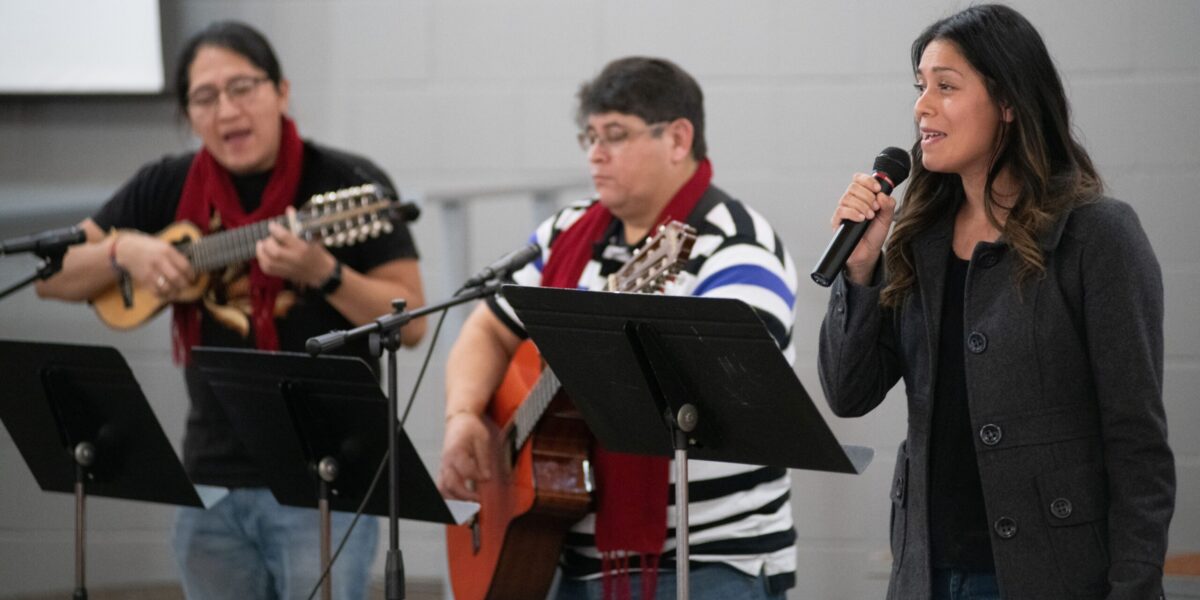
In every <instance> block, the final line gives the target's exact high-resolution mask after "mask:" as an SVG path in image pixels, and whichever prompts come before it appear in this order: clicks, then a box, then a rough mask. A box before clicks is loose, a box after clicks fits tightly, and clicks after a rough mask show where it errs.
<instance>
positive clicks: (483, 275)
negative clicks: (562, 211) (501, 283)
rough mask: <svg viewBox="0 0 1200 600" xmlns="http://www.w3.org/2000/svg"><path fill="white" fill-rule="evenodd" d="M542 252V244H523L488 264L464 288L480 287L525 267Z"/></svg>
mask: <svg viewBox="0 0 1200 600" xmlns="http://www.w3.org/2000/svg"><path fill="white" fill-rule="evenodd" d="M541 253H542V248H541V246H538V245H537V244H534V243H532V242H530V243H529V244H528V245H526V246H522V247H521V248H518V249H516V250H513V251H512V252H509V253H508V254H505V255H504V256H502V257H500V258H499V259H498V260H496V262H494V263H492V264H490V265H488V266H486V267H484V268H483V270H482V271H480V272H478V273H476V274H475V276H474V277H471V278H470V279H468V280H467V282H466V283H464V284H463V286H462V289H464V290H467V289H471V288H474V287H479V286H481V285H483V284H485V283H487V282H488V281H491V280H492V279H495V278H497V277H503V276H505V275H508V274H509V273H512V272H513V271H516V270H517V269H520V268H521V267H524V266H525V265H527V264H529V263H530V262H533V260H534V259H536V258H537V257H538V256H540V255H541Z"/></svg>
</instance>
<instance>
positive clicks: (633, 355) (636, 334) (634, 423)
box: [503, 286, 874, 598]
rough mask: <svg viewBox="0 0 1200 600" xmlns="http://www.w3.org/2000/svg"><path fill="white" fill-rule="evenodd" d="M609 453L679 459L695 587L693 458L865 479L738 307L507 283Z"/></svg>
mask: <svg viewBox="0 0 1200 600" xmlns="http://www.w3.org/2000/svg"><path fill="white" fill-rule="evenodd" d="M503 294H504V297H505V299H507V300H508V302H509V303H510V304H511V305H512V307H513V308H514V309H515V310H516V311H517V315H518V316H520V317H521V320H522V322H523V323H524V324H525V329H526V330H527V331H528V332H529V335H530V337H531V338H532V339H533V341H534V343H536V344H537V347H538V350H539V351H540V352H541V354H542V356H543V357H544V358H545V359H546V363H547V364H548V365H549V366H550V368H553V369H554V373H555V375H557V376H558V379H559V381H561V382H562V384H563V387H564V388H565V389H566V390H567V393H568V394H569V395H570V397H571V399H572V400H573V401H574V402H575V405H576V407H577V408H579V411H580V412H581V413H582V414H583V417H584V420H585V421H587V424H588V427H589V428H591V430H592V433H594V434H595V435H596V437H597V438H598V439H599V440H600V441H601V443H603V444H604V446H605V447H606V448H608V449H609V450H612V451H616V452H625V453H630V454H644V455H652V456H667V457H670V456H673V457H674V458H675V468H676V476H675V480H676V481H677V482H684V483H681V484H677V485H676V486H675V490H676V497H675V510H676V516H677V525H676V529H677V539H678V540H679V543H678V544H677V548H678V549H677V554H676V556H677V559H676V560H677V563H676V564H677V566H676V581H677V584H678V587H677V590H678V595H679V597H680V598H687V597H688V594H689V590H688V559H689V556H688V555H689V552H688V544H687V540H688V521H687V519H688V513H687V508H688V507H687V503H688V499H687V485H686V482H687V480H688V477H687V459H688V458H696V459H703V460H712V461H721V462H735V463H745V464H755V465H771V466H777V467H788V468H793V469H807V470H813V471H832V472H836V473H855V474H857V473H862V471H863V470H864V469H865V468H866V467H867V465H868V464H869V463H870V462H871V458H872V457H873V455H874V450H872V449H871V448H866V447H861V446H843V445H840V444H839V443H838V441H837V439H836V438H835V437H834V435H833V433H832V432H831V431H830V430H829V427H828V425H826V424H825V420H824V419H823V418H822V417H821V414H820V413H819V412H817V409H816V407H815V406H813V403H812V400H811V399H810V398H809V396H808V393H807V392H805V391H804V386H803V385H801V384H800V380H799V379H798V378H797V377H796V373H795V372H794V371H793V370H792V367H791V366H790V365H788V363H787V361H786V360H785V359H784V357H783V354H782V353H781V352H780V351H779V348H778V346H776V344H775V341H774V340H773V339H772V338H771V336H770V335H769V334H768V333H767V330H766V327H765V326H764V325H763V323H762V321H761V320H760V319H759V318H758V316H757V315H756V314H755V313H754V311H753V310H752V309H751V308H750V307H749V305H747V304H745V303H744V302H741V301H739V300H726V299H715V298H691V297H670V296H658V295H644V294H617V293H608V292H584V291H578V290H562V289H551V288H533V287H520V286H504V288H503Z"/></svg>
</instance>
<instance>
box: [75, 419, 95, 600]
mask: <svg viewBox="0 0 1200 600" xmlns="http://www.w3.org/2000/svg"><path fill="white" fill-rule="evenodd" d="M73 454H74V456H75V593H74V594H72V595H71V597H72V598H73V599H74V600H87V583H86V582H87V561H86V554H87V535H86V532H87V490H86V489H85V486H84V482H85V481H86V480H87V468H88V467H90V466H92V465H93V464H95V462H96V447H95V446H94V445H92V443H91V442H80V443H78V444H76V445H75V451H74V452H73Z"/></svg>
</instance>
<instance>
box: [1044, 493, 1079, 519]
mask: <svg viewBox="0 0 1200 600" xmlns="http://www.w3.org/2000/svg"><path fill="white" fill-rule="evenodd" d="M1072 510H1073V509H1072V507H1071V501H1070V500H1067V499H1066V498H1055V499H1054V501H1053V502H1051V503H1050V514H1052V515H1054V516H1056V517H1058V518H1060V519H1065V518H1067V517H1069V516H1071V511H1072Z"/></svg>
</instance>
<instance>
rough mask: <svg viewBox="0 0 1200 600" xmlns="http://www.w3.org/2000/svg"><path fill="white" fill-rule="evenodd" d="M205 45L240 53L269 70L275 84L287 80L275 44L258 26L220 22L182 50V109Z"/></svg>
mask: <svg viewBox="0 0 1200 600" xmlns="http://www.w3.org/2000/svg"><path fill="white" fill-rule="evenodd" d="M203 46H216V47H218V48H224V49H226V50H230V51H232V52H236V53H238V54H240V55H242V56H244V57H246V60H248V61H250V63H251V64H253V65H254V66H256V67H258V68H260V69H262V70H263V71H265V72H266V73H267V77H269V78H270V79H271V81H272V82H274V84H275V87H276V88H278V87H279V83H280V82H281V81H282V80H283V70H282V69H281V68H280V67H279V59H278V58H276V57H275V51H274V50H272V49H271V43H270V42H268V41H267V38H266V36H264V35H263V34H262V33H261V32H259V31H258V30H257V29H255V28H253V27H251V26H249V25H247V24H245V23H241V22H238V21H217V22H215V23H211V24H209V26H208V27H205V28H204V29H203V30H201V31H200V32H199V33H196V34H195V35H193V36H192V37H190V38H188V41H187V42H186V43H185V44H184V45H183V50H182V51H181V52H180V53H179V64H177V65H176V66H175V97H176V100H177V101H178V102H179V110H181V111H183V112H184V113H185V114H186V112H187V101H188V98H187V96H188V88H189V87H191V85H192V82H191V77H190V73H189V72H190V71H191V68H192V62H193V61H195V60H196V54H197V53H198V52H199V51H200V48H201V47H203Z"/></svg>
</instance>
